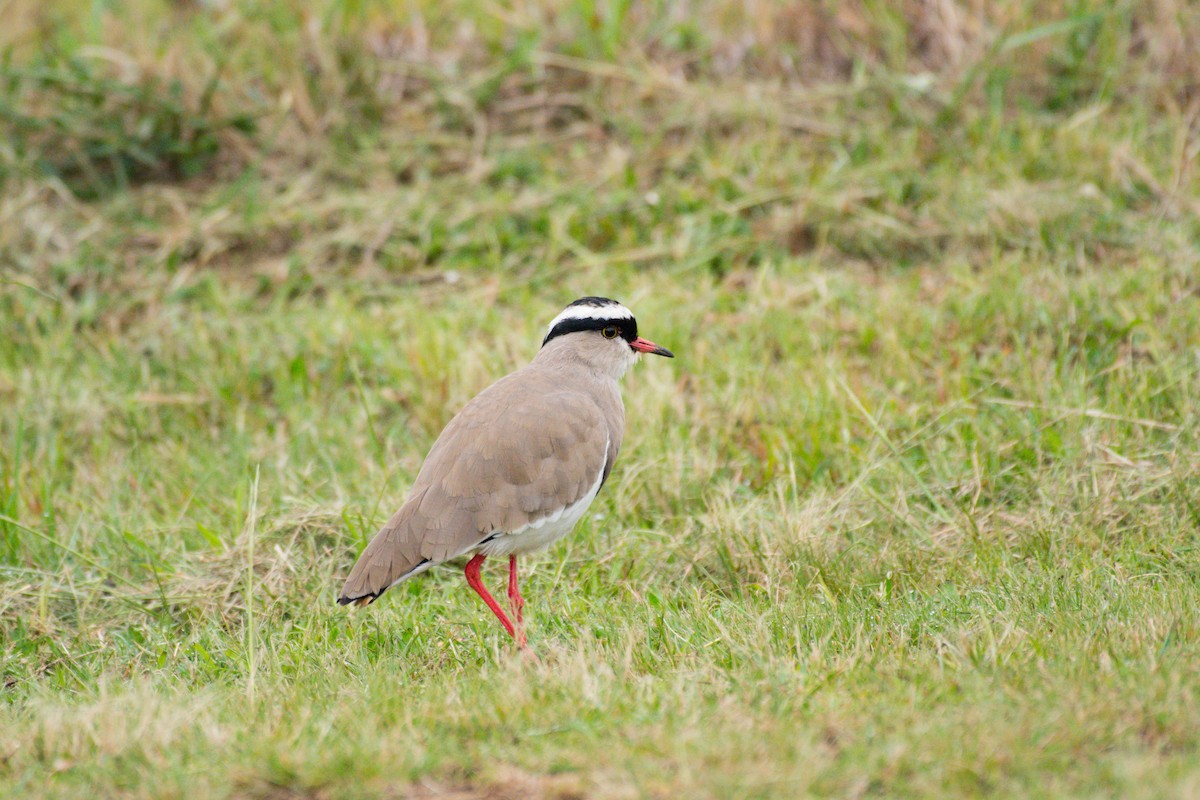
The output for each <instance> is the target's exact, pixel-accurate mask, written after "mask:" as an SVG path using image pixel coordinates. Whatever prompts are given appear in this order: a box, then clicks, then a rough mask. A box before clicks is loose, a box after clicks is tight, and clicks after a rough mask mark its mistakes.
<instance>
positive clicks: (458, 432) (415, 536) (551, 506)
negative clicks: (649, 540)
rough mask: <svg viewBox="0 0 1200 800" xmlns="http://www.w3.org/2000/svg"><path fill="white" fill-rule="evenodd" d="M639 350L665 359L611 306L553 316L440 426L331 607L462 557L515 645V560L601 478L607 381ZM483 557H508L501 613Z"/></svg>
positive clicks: (610, 393) (564, 520) (557, 529)
mask: <svg viewBox="0 0 1200 800" xmlns="http://www.w3.org/2000/svg"><path fill="white" fill-rule="evenodd" d="M643 353H648V354H653V355H658V356H665V357H666V358H674V357H675V356H674V354H673V353H672V352H671V351H670V350H668V349H666V348H665V347H660V346H658V345H657V344H655V343H654V342H651V341H648V340H646V339H643V338H641V337H639V336H638V325H637V320H636V319H635V318H634V315H633V312H632V311H630V310H629V309H628V308H626V307H625V306H623V305H622V304H620V303H618V302H617V301H615V300H611V299H609V298H607V297H581V298H579V299H578V300H575V301H574V302H572V303H571V304H570V305H568V306H567V307H566V308H565V309H563V310H562V312H561V313H559V314H558V316H556V317H555V318H554V319H553V320H552V321H551V322H550V325H549V326H548V327H547V330H546V335H545V338H544V339H542V344H541V347H540V349H539V350H538V352H537V355H536V356H535V357H534V359H533V360H532V361H531V362H530V363H528V364H526V365H525V366H524V367H521V368H520V369H518V370H516V371H515V372H512V373H510V374H509V375H506V376H505V377H503V378H501V379H500V380H498V381H496V382H495V383H493V384H492V385H491V386H489V387H488V388H486V389H484V390H483V391H482V392H480V393H479V394H478V395H476V396H475V397H474V398H473V399H472V400H470V401H469V402H468V403H467V404H466V405H465V406H463V408H462V410H460V411H459V412H458V413H457V414H456V415H455V416H454V417H453V418H452V419H451V420H450V422H449V423H447V425H446V427H445V429H444V430H443V431H442V432H441V434H440V435H439V436H438V437H437V439H436V440H435V441H434V443H433V446H432V447H431V448H430V450H429V454H428V455H427V456H426V457H425V461H424V463H423V464H422V466H421V469H420V470H419V471H418V473H417V477H416V479H415V480H414V481H413V485H412V488H411V489H410V491H409V494H408V498H407V499H406V500H405V501H404V504H403V505H401V506H400V508H399V510H397V511H396V513H395V514H393V515H392V516H391V518H390V519H389V520H388V521H387V523H386V524H385V525H384V526H383V527H382V528H381V529H380V530H379V532H378V533H376V534H375V537H374V538H373V539H372V540H371V542H370V543H369V544H368V545H367V547H366V549H365V550H363V552H362V554H361V555H360V556H359V558H358V561H357V562H356V563H355V565H354V567H353V569H351V571H350V576H349V577H348V578H347V579H346V583H345V586H343V588H342V591H341V595H340V596H339V597H338V603H339V604H341V605H349V604H351V603H353V604H354V605H356V606H364V605H369V604H371V603H373V602H374V601H376V600H378V599H379V596H380V595H382V594H383V593H384V592H386V591H387V590H388V589H390V588H391V587H393V586H395V585H396V584H398V583H400V582H401V581H405V580H407V579H409V578H411V577H413V576H415V575H419V574H420V573H422V572H424V571H425V570H427V569H429V568H430V567H433V566H434V565H437V564H440V563H442V562H445V561H449V560H451V559H455V558H459V557H462V556H466V555H470V556H471V558H470V559H469V560H468V561H467V564H466V567H465V569H464V573H465V575H466V579H467V584H468V585H469V586H470V587H471V588H472V589H474V590H475V592H476V593H477V594H478V595H479V596H480V597H481V598H482V599H483V602H484V603H486V604H487V607H488V608H489V609H491V611H492V613H493V614H495V615H496V618H497V619H498V620H499V621H500V624H501V625H502V626H504V630H505V631H507V633H508V635H509V636H511V637H512V638H513V639H514V640H515V642H516V645H517V648H518V649H524V648H526V646H527V641H528V640H527V637H526V635H525V629H524V621H523V614H522V610H523V608H524V605H525V601H524V598H522V597H521V592H520V588H519V586H518V582H517V556H521V555H525V554H527V553H530V552H533V551H535V550H539V549H541V548H544V547H546V546H548V545H550V544H551V543H553V542H555V541H557V540H558V539H560V538H562V537H563V536H565V535H567V534H568V533H569V532H570V531H571V529H572V528H574V527H575V525H576V523H578V522H579V520H580V519H581V518H582V517H583V515H584V513H585V512H586V511H587V509H588V506H590V505H591V503H592V501H593V500H595V499H596V495H597V493H598V492H599V491H600V488H601V487H602V486H603V485H604V483H605V481H607V480H608V477H609V475H610V474H611V472H612V469H613V465H614V464H615V463H616V460H617V453H618V452H619V451H620V449H621V439H622V437H623V435H624V432H625V407H624V404H623V403H622V400H621V391H620V387H619V385H618V381H619V380H620V379H621V378H622V376H624V374H625V372H626V371H627V370H628V369H629V367H631V366H632V365H633V364H634V363H635V362H636V361H637V359H638V357H639V356H640V355H641V354H643ZM489 556H508V600H509V604H510V609H511V611H512V612H513V616H512V618H510V617H509V616H508V614H506V613H505V611H504V609H503V608H501V607H500V604H499V603H497V602H496V599H495V598H494V597H492V595H491V593H489V592H488V590H487V587H486V586H484V584H483V580H482V577H481V574H480V571H481V569H482V566H483V562H484V560H485V559H486V558H488V557H489ZM514 620H515V622H514Z"/></svg>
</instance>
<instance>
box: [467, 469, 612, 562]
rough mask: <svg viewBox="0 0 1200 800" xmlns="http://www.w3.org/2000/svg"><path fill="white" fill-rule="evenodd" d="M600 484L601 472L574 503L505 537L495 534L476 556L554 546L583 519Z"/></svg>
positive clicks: (602, 475) (529, 550)
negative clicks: (586, 491)
mask: <svg viewBox="0 0 1200 800" xmlns="http://www.w3.org/2000/svg"><path fill="white" fill-rule="evenodd" d="M603 482H604V472H603V471H601V473H600V474H599V475H597V476H596V482H595V483H594V484H592V488H591V489H590V490H588V493H587V494H585V495H584V496H583V497H581V498H579V499H578V500H576V501H575V502H574V503H572V504H571V505H569V506H566V507H564V508H562V509H560V510H558V511H556V512H554V513H553V514H550V515H548V516H545V517H542V518H541V519H539V520H537V521H536V522H531V523H529V524H528V525H526V526H525V527H524V528H519V529H518V530H515V531H512V532H509V533H500V534H497V535H496V536H495V537H494V538H492V539H489V540H488V541H487V542H485V543H484V544H482V545H481V546H480V547H479V550H478V552H480V553H483V554H484V555H485V556H507V555H521V554H523V553H530V552H533V551H534V550H540V549H541V548H543V547H546V546H548V545H549V544H551V543H552V542H556V541H558V540H559V539H561V538H562V537H564V536H566V535H567V534H568V533H570V532H571V529H572V528H574V527H575V524H576V523H577V522H579V520H580V519H582V518H583V515H584V513H586V512H587V510H588V506H590V505H591V504H592V501H593V500H595V499H596V494H597V493H598V492H599V491H600V484H601V483H603Z"/></svg>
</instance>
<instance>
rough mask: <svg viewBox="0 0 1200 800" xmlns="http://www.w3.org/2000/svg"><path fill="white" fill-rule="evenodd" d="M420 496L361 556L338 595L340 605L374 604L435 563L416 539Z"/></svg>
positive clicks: (401, 512)
mask: <svg viewBox="0 0 1200 800" xmlns="http://www.w3.org/2000/svg"><path fill="white" fill-rule="evenodd" d="M416 499H417V498H414V499H413V500H410V501H409V502H407V503H405V504H404V505H403V506H402V507H401V508H400V510H399V511H397V512H396V513H395V514H393V515H392V518H391V519H389V520H388V522H387V524H386V525H384V526H383V528H382V529H380V531H379V533H377V534H375V538H374V539H372V540H371V543H370V544H368V545H367V549H366V550H363V552H362V555H361V556H359V557H358V561H357V563H355V565H354V569H352V570H350V577H349V578H347V579H346V585H345V586H343V587H342V593H341V595H340V596H339V597H338V604H339V605H343V606H345V605H349V604H351V603H353V604H354V605H356V606H365V605H370V604H371V603H373V602H375V600H376V599H378V598H379V596H380V595H381V594H383V593H384V592H386V591H387V590H388V589H390V588H391V587H392V586H395V585H396V584H397V583H399V582H400V581H402V580H404V579H406V578H411V577H412V576H413V575H416V574H417V573H419V572H424V571H425V570H427V569H428V568H429V567H431V566H433V562H432V561H431V560H430V559H428V558H423V557H422V556H421V554H420V542H419V541H414V537H413V536H412V533H411V531H410V525H409V524H408V523H409V521H410V518H411V517H412V515H413V511H415V509H416V506H417V503H416V502H414V500H416Z"/></svg>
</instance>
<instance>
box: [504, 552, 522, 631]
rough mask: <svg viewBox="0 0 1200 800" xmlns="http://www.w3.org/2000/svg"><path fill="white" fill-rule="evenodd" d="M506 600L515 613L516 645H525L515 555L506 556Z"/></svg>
mask: <svg viewBox="0 0 1200 800" xmlns="http://www.w3.org/2000/svg"><path fill="white" fill-rule="evenodd" d="M508 602H510V603H512V607H513V613H515V614H516V615H517V636H516V639H517V647H524V646H525V625H524V624H523V621H522V619H521V609H523V608H525V598H524V597H521V590H520V589H518V588H517V557H516V556H509V557H508Z"/></svg>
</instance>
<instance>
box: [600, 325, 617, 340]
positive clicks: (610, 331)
mask: <svg viewBox="0 0 1200 800" xmlns="http://www.w3.org/2000/svg"><path fill="white" fill-rule="evenodd" d="M617 333H618V331H617V326H616V325H609V326H608V327H607V328H605V329H604V330H602V331H600V335H601V336H603V337H604V338H605V339H615V338H617Z"/></svg>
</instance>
